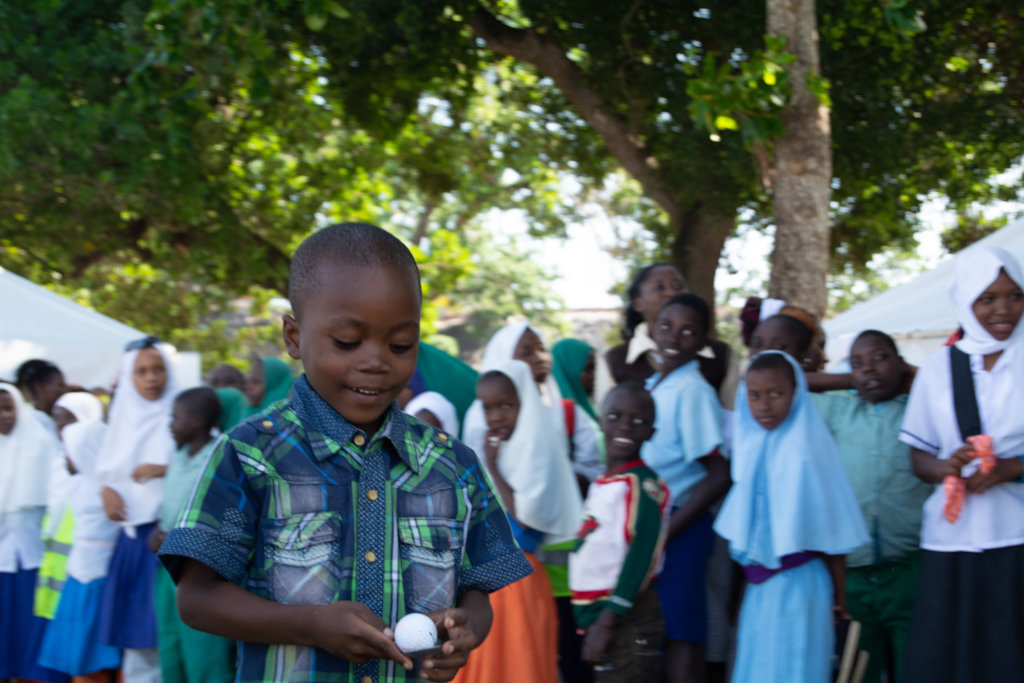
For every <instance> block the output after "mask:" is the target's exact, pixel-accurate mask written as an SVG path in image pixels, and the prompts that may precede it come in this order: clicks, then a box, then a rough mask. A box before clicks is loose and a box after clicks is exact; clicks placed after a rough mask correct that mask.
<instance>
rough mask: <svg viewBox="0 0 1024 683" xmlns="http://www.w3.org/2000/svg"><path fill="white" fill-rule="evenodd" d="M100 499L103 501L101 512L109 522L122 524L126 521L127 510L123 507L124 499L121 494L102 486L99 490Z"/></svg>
mask: <svg viewBox="0 0 1024 683" xmlns="http://www.w3.org/2000/svg"><path fill="white" fill-rule="evenodd" d="M100 498H101V499H102V500H103V511H104V512H105V513H106V514H107V519H109V520H110V521H111V522H123V521H124V520H126V519H128V508H127V507H125V504H124V498H122V497H121V494H120V493H118V492H117V491H115V490H114V489H112V488H110V487H109V486H104V487H103V488H102V489H100Z"/></svg>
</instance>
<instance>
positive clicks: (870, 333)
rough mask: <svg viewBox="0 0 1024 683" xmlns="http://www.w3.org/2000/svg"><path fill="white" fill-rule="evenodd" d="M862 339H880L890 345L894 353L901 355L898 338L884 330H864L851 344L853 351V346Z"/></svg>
mask: <svg viewBox="0 0 1024 683" xmlns="http://www.w3.org/2000/svg"><path fill="white" fill-rule="evenodd" d="M861 339H877V340H878V341H880V342H882V343H883V344H885V345H886V346H888V347H889V349H890V350H891V351H892V352H893V354H894V355H897V356H898V355H900V350H899V349H898V348H896V340H895V339H893V338H892V337H890V336H889V335H887V334H886V333H885V332H882V331H881V330H864V331H863V332H861V333H860V334H858V335H857V338H856V339H854V340H853V343H852V344H850V350H851V351H853V347H854V346H856V345H857V343H858V342H860V340H861Z"/></svg>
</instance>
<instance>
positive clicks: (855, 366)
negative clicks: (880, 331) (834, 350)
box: [850, 336, 906, 403]
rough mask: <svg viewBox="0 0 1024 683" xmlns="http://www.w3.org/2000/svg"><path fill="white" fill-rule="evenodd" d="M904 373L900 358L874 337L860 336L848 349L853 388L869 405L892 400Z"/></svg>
mask: <svg viewBox="0 0 1024 683" xmlns="http://www.w3.org/2000/svg"><path fill="white" fill-rule="evenodd" d="M905 371H906V366H905V365H904V363H903V359H902V358H900V357H899V356H898V355H897V354H895V353H894V352H893V350H892V348H891V347H890V346H889V345H888V344H886V343H885V342H884V341H882V340H881V339H878V338H877V337H871V336H868V337H861V338H860V339H859V340H857V342H855V343H854V345H853V348H851V349H850V372H851V374H852V375H853V388H854V389H856V390H857V393H859V394H860V395H861V396H863V397H864V398H865V399H867V400H868V401H871V402H872V403H881V402H882V401H888V400H889V399H891V398H893V397H895V396H896V394H898V393H899V392H900V388H901V387H902V385H903V375H904V373H905Z"/></svg>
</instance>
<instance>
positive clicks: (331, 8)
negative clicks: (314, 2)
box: [314, 0, 352, 30]
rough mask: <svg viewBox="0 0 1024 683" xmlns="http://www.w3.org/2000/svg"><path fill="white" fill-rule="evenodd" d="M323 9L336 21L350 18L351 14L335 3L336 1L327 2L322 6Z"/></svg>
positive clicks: (328, 0)
mask: <svg viewBox="0 0 1024 683" xmlns="http://www.w3.org/2000/svg"><path fill="white" fill-rule="evenodd" d="M324 8H325V9H326V10H327V11H328V12H330V13H331V14H332V15H334V16H335V17H337V18H338V19H348V18H349V17H351V16H352V14H351V13H350V12H349V11H348V10H347V9H345V8H344V7H342V6H341V5H340V4H339V3H338V2H336V0H327V2H326V3H325V4H324ZM314 30H317V29H314Z"/></svg>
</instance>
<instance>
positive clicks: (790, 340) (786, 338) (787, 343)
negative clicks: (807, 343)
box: [750, 318, 807, 359]
mask: <svg viewBox="0 0 1024 683" xmlns="http://www.w3.org/2000/svg"><path fill="white" fill-rule="evenodd" d="M799 346H800V339H799V338H798V337H797V336H796V335H795V334H793V332H792V330H790V329H789V327H788V326H787V325H786V323H785V322H783V321H781V320H775V319H772V318H769V319H768V320H765V321H764V322H762V323H760V324H758V326H757V327H756V328H754V334H753V335H752V336H751V337H750V356H751V357H754V356H756V355H757V354H759V353H761V352H762V351H785V352H786V353H788V354H789V355H790V356H792V357H793V358H797V359H802V358H803V356H804V352H805V351H806V350H807V349H801V348H798V347H799Z"/></svg>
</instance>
